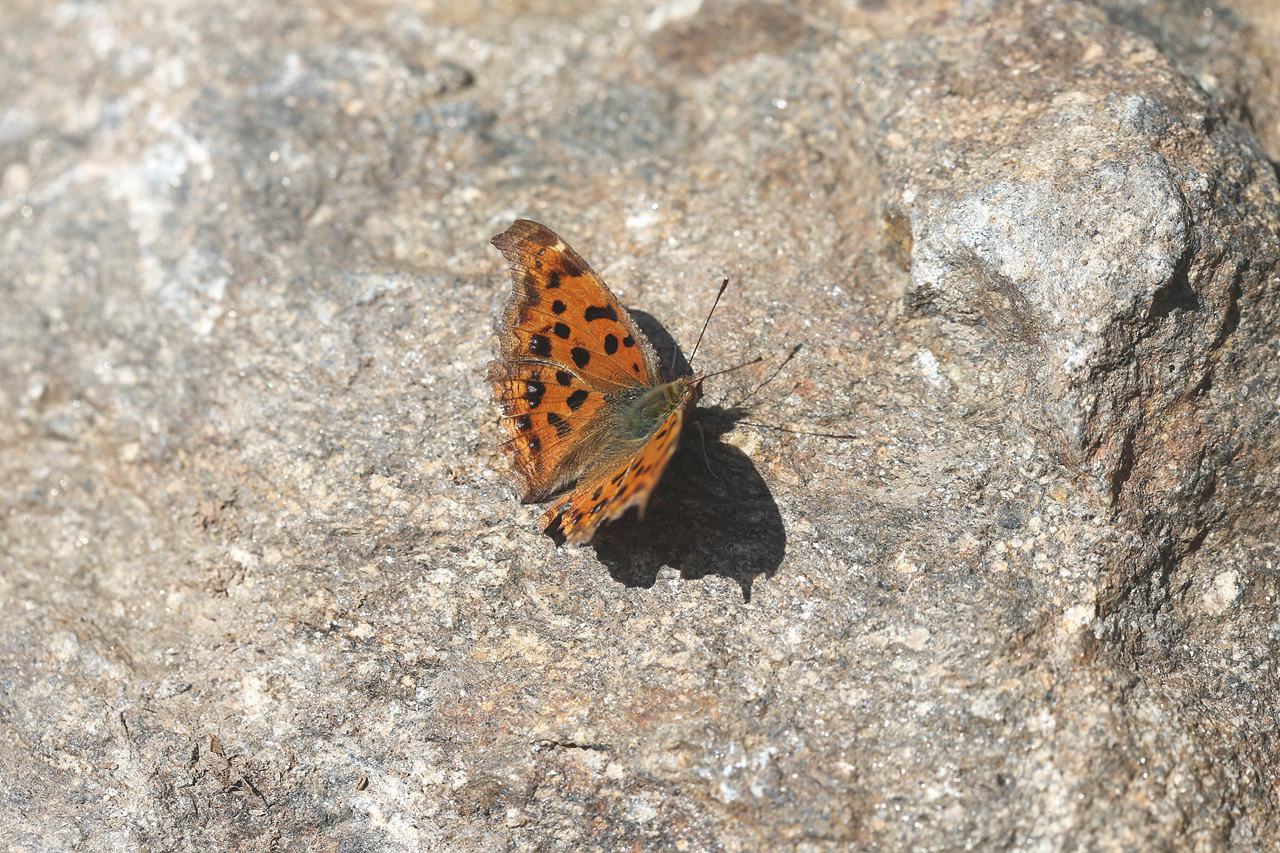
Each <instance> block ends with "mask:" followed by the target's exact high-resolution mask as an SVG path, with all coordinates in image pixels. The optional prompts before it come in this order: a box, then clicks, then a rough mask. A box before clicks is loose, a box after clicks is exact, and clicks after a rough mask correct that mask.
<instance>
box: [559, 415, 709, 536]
mask: <svg viewBox="0 0 1280 853" xmlns="http://www.w3.org/2000/svg"><path fill="white" fill-rule="evenodd" d="M683 420H684V409H683V407H677V408H675V409H674V410H672V412H671V413H670V414H669V415H667V417H666V419H665V420H664V421H663V422H662V423H661V424H660V425H659V426H658V428H657V430H656V431H655V432H654V433H653V435H652V436H650V437H649V439H648V441H646V442H645V443H644V445H643V446H642V447H641V448H640V450H639V452H638V453H636V454H635V455H634V456H633V457H631V458H630V459H629V461H628V463H627V464H626V465H625V466H613V467H604V468H601V469H593V470H591V471H590V472H589V473H588V474H587V475H586V476H585V477H583V482H581V483H579V485H578V487H577V488H575V489H574V490H573V491H572V492H570V493H569V494H568V495H565V496H564V497H563V498H561V499H560V500H559V501H557V502H556V503H555V504H553V505H552V506H551V508H550V509H548V510H547V511H546V512H545V513H544V514H543V516H542V524H543V526H544V527H550V526H551V525H552V524H554V523H555V522H556V520H557V518H558V519H559V525H558V526H559V529H560V532H561V533H563V534H564V537H565V541H567V542H572V543H574V544H581V543H584V542H589V541H591V537H592V536H593V535H595V532H596V528H597V527H599V526H600V525H601V523H603V522H605V521H612V520H614V519H616V518H619V517H621V516H622V515H623V513H625V512H626V511H627V510H628V509H630V508H631V507H633V506H637V507H639V512H640V517H641V518H643V517H644V511H645V508H646V507H647V506H648V503H649V496H650V495H651V494H652V493H653V489H654V486H656V485H657V484H658V480H659V479H660V478H661V477H662V472H663V471H664V470H665V469H666V467H667V463H668V462H670V461H671V457H672V456H673V455H675V451H676V443H677V441H678V439H679V437H680V428H681V425H682V423H683Z"/></svg>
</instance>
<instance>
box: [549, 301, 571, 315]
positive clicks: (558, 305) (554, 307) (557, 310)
mask: <svg viewBox="0 0 1280 853" xmlns="http://www.w3.org/2000/svg"><path fill="white" fill-rule="evenodd" d="M568 307H569V306H568V305H565V304H564V303H563V302H561V301H560V300H559V299H557V300H556V301H555V302H552V303H551V313H552V314H563V313H564V312H565V310H566V309H567V308H568Z"/></svg>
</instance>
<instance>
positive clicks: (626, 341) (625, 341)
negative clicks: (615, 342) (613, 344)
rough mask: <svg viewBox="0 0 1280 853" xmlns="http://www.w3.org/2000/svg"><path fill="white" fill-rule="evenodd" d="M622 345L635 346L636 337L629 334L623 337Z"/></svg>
mask: <svg viewBox="0 0 1280 853" xmlns="http://www.w3.org/2000/svg"><path fill="white" fill-rule="evenodd" d="M622 345H623V346H624V347H633V346H635V345H636V339H635V338H633V337H631V336H630V335H627V336H626V337H625V338H623V339H622Z"/></svg>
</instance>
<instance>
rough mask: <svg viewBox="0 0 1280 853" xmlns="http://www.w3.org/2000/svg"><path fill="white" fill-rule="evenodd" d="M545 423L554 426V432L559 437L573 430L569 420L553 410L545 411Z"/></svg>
mask: <svg viewBox="0 0 1280 853" xmlns="http://www.w3.org/2000/svg"><path fill="white" fill-rule="evenodd" d="M547 425H548V426H553V427H555V428H556V434H557V435H559V436H560V437H561V438H564V437H565V436H566V435H568V434H569V433H571V432H573V427H572V426H570V425H569V422H568V421H566V420H565V419H564V418H562V417H560V416H559V415H557V414H556V413H555V412H547Z"/></svg>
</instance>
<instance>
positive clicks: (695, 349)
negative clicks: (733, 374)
mask: <svg viewBox="0 0 1280 853" xmlns="http://www.w3.org/2000/svg"><path fill="white" fill-rule="evenodd" d="M728 286H729V276H725V277H724V281H723V282H721V283H720V290H719V292H717V293H716V301H715V302H712V303H711V310H710V311H708V312H707V319H705V320H703V321H702V331H701V332H698V340H697V342H696V343H694V345H693V353H692V354H691V355H690V356H689V358H688V359H687V360H686V361H685V364H687V365H689V367H690V368H692V367H693V359H694V357H695V356H697V354H698V347H700V346H702V336H703V335H705V334H706V333H707V324H708V323H710V322H711V315H712V314H714V313H716V306H717V305H719V304H720V297H721V296H723V295H724V291H725V288H727V287H728ZM750 363H751V362H747V364H750ZM739 366H740V367H741V365H739ZM729 369H730V370H733V369H735V368H732V367H731V368H729ZM720 372H721V373H724V371H723V370H722V371H720ZM711 375H712V376H715V374H714V373H713V374H711ZM703 378H704V379H705V378H706V377H703Z"/></svg>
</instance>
